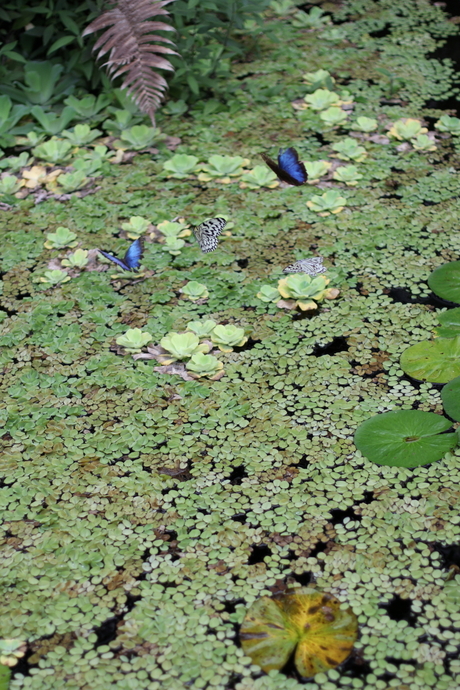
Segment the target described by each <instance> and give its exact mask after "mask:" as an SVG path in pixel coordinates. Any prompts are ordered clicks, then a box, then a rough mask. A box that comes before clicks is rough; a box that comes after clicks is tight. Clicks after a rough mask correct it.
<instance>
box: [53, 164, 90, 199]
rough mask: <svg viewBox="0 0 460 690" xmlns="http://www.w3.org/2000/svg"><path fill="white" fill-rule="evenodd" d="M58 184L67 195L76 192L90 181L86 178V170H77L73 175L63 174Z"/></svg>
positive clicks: (58, 179) (57, 179) (58, 178)
mask: <svg viewBox="0 0 460 690" xmlns="http://www.w3.org/2000/svg"><path fill="white" fill-rule="evenodd" d="M56 182H57V183H58V184H59V186H60V187H62V191H63V192H64V193H66V194H70V193H71V192H76V191H77V190H78V189H82V187H84V186H85V185H87V184H88V182H89V179H88V177H86V174H85V171H84V170H75V172H72V173H63V174H62V175H59V177H57V178H56Z"/></svg>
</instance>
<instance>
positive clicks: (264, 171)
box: [240, 165, 279, 189]
mask: <svg viewBox="0 0 460 690" xmlns="http://www.w3.org/2000/svg"><path fill="white" fill-rule="evenodd" d="M278 186H279V181H278V178H277V177H276V175H275V173H274V172H273V171H272V170H270V168H268V167H267V166H266V165H256V166H255V168H253V169H252V170H248V171H247V172H245V173H244V174H243V176H242V177H241V182H240V187H241V188H242V189H245V188H246V187H247V188H248V189H260V188H261V187H268V188H269V189H274V188H275V187H278Z"/></svg>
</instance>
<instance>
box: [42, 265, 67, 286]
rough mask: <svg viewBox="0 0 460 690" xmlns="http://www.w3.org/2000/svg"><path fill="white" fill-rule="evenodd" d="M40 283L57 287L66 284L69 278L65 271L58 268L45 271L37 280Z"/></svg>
mask: <svg viewBox="0 0 460 690" xmlns="http://www.w3.org/2000/svg"><path fill="white" fill-rule="evenodd" d="M39 280H40V282H41V283H49V284H50V285H59V284H61V283H68V282H69V280H70V276H69V275H67V273H66V272H65V271H61V270H60V269H59V268H56V269H50V270H48V271H45V272H44V273H43V275H42V276H40V278H39Z"/></svg>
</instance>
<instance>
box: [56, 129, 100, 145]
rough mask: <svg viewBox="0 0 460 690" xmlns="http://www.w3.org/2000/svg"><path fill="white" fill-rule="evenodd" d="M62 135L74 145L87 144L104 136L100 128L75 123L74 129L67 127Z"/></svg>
mask: <svg viewBox="0 0 460 690" xmlns="http://www.w3.org/2000/svg"><path fill="white" fill-rule="evenodd" d="M61 136H63V137H65V138H66V139H68V140H69V141H70V143H71V144H73V145H74V146H87V145H88V144H91V143H92V142H93V141H94V140H95V139H97V138H98V137H100V136H102V132H101V131H100V130H99V129H91V127H90V126H89V125H85V124H83V125H75V127H74V128H73V130H68V129H65V130H64V131H63V132H61Z"/></svg>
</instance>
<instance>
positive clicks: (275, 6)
mask: <svg viewBox="0 0 460 690" xmlns="http://www.w3.org/2000/svg"><path fill="white" fill-rule="evenodd" d="M270 9H271V10H273V12H274V13H275V14H277V15H278V16H279V17H286V16H287V15H288V14H291V13H292V12H295V10H296V9H297V7H296V5H295V3H294V2H293V1H292V0H271V2H270Z"/></svg>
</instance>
